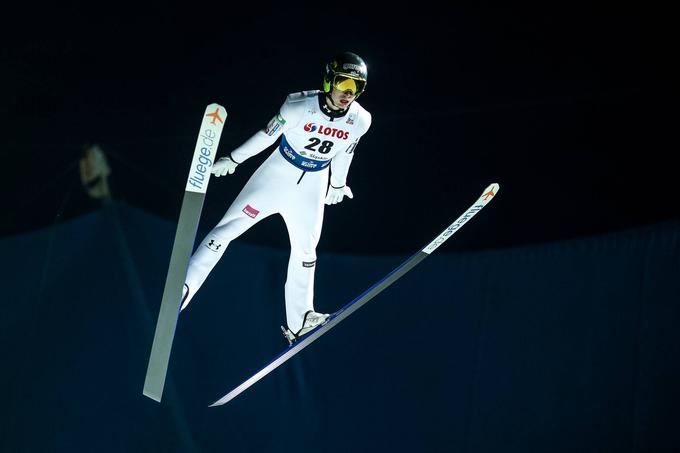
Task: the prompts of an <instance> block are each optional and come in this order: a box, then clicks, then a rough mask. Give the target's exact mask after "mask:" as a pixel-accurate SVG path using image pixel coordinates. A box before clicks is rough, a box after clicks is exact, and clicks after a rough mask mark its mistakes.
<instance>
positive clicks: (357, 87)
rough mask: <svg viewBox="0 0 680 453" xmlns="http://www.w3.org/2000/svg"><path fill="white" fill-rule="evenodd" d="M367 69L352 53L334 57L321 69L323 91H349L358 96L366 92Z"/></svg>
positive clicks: (357, 56) (362, 61)
mask: <svg viewBox="0 0 680 453" xmlns="http://www.w3.org/2000/svg"><path fill="white" fill-rule="evenodd" d="M367 81H368V69H367V68H366V63H364V60H362V59H361V57H360V56H359V55H357V54H354V53H352V52H343V53H341V54H340V55H336V56H335V57H333V58H332V59H331V61H329V62H328V63H327V64H326V66H325V67H324V69H323V91H324V92H325V93H330V92H331V88H332V87H336V88H337V89H339V90H343V91H344V90H346V89H350V90H352V91H354V93H355V94H356V95H357V96H359V95H360V94H361V93H363V92H364V90H366V83H367Z"/></svg>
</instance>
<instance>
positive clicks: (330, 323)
mask: <svg viewBox="0 0 680 453" xmlns="http://www.w3.org/2000/svg"><path fill="white" fill-rule="evenodd" d="M498 189H499V185H498V184H496V183H493V184H491V185H490V186H489V187H487V188H486V189H485V190H484V192H483V193H482V195H481V196H480V197H479V199H477V201H476V202H475V203H474V204H473V205H472V206H470V207H469V208H468V209H467V210H466V211H465V212H464V213H463V214H462V215H461V216H460V217H458V218H457V219H456V221H455V222H453V223H452V224H451V225H449V227H448V228H446V229H445V230H444V231H443V232H442V233H441V234H439V235H438V236H437V237H436V238H435V239H434V240H433V241H432V242H430V243H429V244H428V245H427V246H425V247H424V248H423V249H421V250H420V251H418V252H417V253H416V254H415V255H413V256H411V257H410V258H409V259H407V260H406V261H404V262H403V263H402V264H401V265H400V266H399V267H397V268H396V269H394V270H393V271H392V272H390V273H389V274H387V275H386V276H385V277H383V279H382V280H380V281H379V282H377V283H376V284H375V285H373V286H372V287H370V288H369V289H368V290H366V291H365V292H364V293H363V294H361V295H360V296H359V297H357V298H356V299H354V300H353V301H351V302H350V303H348V304H347V305H345V306H344V307H343V308H341V309H340V310H339V311H337V312H335V313H333V314H332V315H331V316H330V317H329V318H328V320H326V322H325V323H323V324H321V325H320V326H318V327H317V328H316V329H314V330H312V331H311V332H309V333H308V334H307V335H305V336H304V337H302V338H301V339H300V340H298V341H297V342H295V343H293V344H292V345H291V346H289V347H288V349H286V350H285V351H283V352H282V353H281V354H279V355H278V356H277V357H276V358H275V359H274V360H272V361H271V362H270V363H269V364H267V365H266V366H265V367H264V368H262V369H261V370H260V371H258V372H257V373H255V374H254V375H253V376H252V377H250V378H248V379H247V380H246V381H244V382H243V383H242V384H241V385H239V386H238V387H236V388H235V389H234V390H232V391H231V392H229V393H227V394H226V395H224V396H223V397H222V398H220V399H218V400H217V401H215V402H214V403H212V404H211V405H210V407H215V406H221V405H223V404H226V403H228V402H229V401H231V400H232V399H234V398H235V397H237V396H238V395H240V394H241V393H242V392H243V391H245V390H246V389H248V388H249V387H250V386H252V385H253V384H255V383H256V382H258V381H259V380H260V379H262V378H263V377H265V376H266V375H268V374H269V373H271V372H272V371H273V370H275V369H276V368H278V367H279V366H281V365H282V364H283V363H285V362H286V361H287V360H288V359H290V358H291V357H293V356H294V355H295V354H297V353H299V352H300V351H302V350H303V349H304V348H306V347H307V346H309V345H310V344H312V343H313V342H315V341H316V340H317V339H318V338H319V337H320V336H321V335H323V334H325V333H327V332H328V331H329V330H331V329H332V328H333V327H335V326H336V325H338V324H339V323H340V322H341V321H342V320H343V319H345V318H347V317H348V316H349V315H351V314H352V313H354V312H355V311H356V310H358V309H359V308H360V307H361V306H363V305H365V304H366V303H368V301H370V300H371V299H373V298H374V297H375V296H377V295H378V294H379V293H380V292H382V291H383V290H384V289H385V288H387V287H388V286H390V285H391V284H392V283H394V282H396V281H397V280H399V279H400V278H401V277H403V276H404V275H405V274H406V273H407V272H408V271H410V270H411V269H413V268H414V267H415V266H416V265H417V264H418V263H420V262H421V261H422V260H424V259H425V258H427V257H428V256H430V254H432V253H433V252H434V251H435V250H436V249H437V248H439V246H441V245H442V244H443V243H444V242H446V240H447V239H449V238H450V237H451V236H452V235H453V234H454V233H455V232H456V231H458V230H459V229H460V228H461V227H462V226H463V225H465V223H466V222H467V221H468V220H470V219H471V218H472V217H473V216H474V215H475V214H477V213H478V212H479V211H481V210H482V208H484V206H486V205H487V204H488V203H489V202H490V201H491V200H492V199H493V197H494V196H495V195H496V194H497V193H498Z"/></svg>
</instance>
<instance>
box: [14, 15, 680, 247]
mask: <svg viewBox="0 0 680 453" xmlns="http://www.w3.org/2000/svg"><path fill="white" fill-rule="evenodd" d="M424 6H425V5H423V8H417V9H411V10H404V9H399V8H395V9H391V8H385V9H383V10H380V11H371V10H370V9H369V10H364V11H361V12H358V11H357V12H354V13H352V14H349V15H346V14H342V13H341V12H339V11H338V12H336V11H335V9H334V8H333V7H330V6H326V7H324V6H321V5H315V6H314V8H310V9H308V10H306V9H305V10H284V11H279V10H278V9H276V8H274V9H269V8H255V7H253V8H252V9H245V8H243V7H242V8H240V9H234V10H230V9H229V8H222V9H218V10H216V12H214V13H209V11H210V10H209V9H208V10H206V9H203V8H198V7H196V8H187V7H186V6H182V7H168V6H165V5H160V4H157V5H155V6H153V7H151V6H149V7H146V9H145V8H142V7H140V9H137V10H135V12H134V13H132V12H131V11H129V10H122V9H117V8H115V7H101V6H96V5H91V6H82V5H78V6H72V7H70V8H69V7H61V6H60V7H57V9H55V10H53V11H51V12H50V11H48V12H45V14H41V15H40V17H39V18H36V17H35V16H34V15H28V14H27V15H23V17H31V21H30V23H26V24H25V25H26V27H23V28H22V27H20V26H19V25H20V24H19V23H14V27H15V28H13V29H16V32H15V33H13V34H12V35H11V36H10V37H9V39H8V40H7V41H6V42H5V43H4V45H3V52H2V67H3V70H2V78H3V80H4V83H3V86H4V90H3V108H2V124H3V134H2V150H3V151H2V152H3V158H4V161H5V163H6V164H5V168H6V170H5V172H6V177H5V178H4V183H5V184H7V186H6V187H7V189H9V190H7V189H6V190H5V192H6V193H10V196H9V200H8V202H7V203H6V212H7V214H6V215H5V216H4V220H3V222H2V231H1V232H2V234H5V235H7V234H16V233H20V232H23V231H27V230H30V229H34V228H36V227H39V226H45V225H49V224H50V223H51V222H53V221H54V219H55V216H56V215H57V213H58V212H60V206H61V207H62V208H63V214H62V215H63V216H65V217H68V216H71V215H76V214H78V213H80V212H83V211H86V210H88V209H90V208H91V206H88V202H87V200H86V197H85V196H84V195H83V194H82V191H80V190H79V188H78V187H77V186H76V187H73V186H72V184H74V181H77V166H76V163H77V160H78V158H79V157H80V154H81V153H82V149H83V147H84V146H85V145H86V144H88V143H97V144H99V145H100V146H101V147H102V148H103V150H104V151H105V152H106V153H107V154H108V157H109V161H110V164H111V166H112V168H113V174H112V176H111V178H112V179H111V184H112V191H113V195H114V197H115V198H117V199H119V200H121V201H124V202H126V203H129V204H132V205H134V206H138V207H141V208H143V209H145V210H148V211H150V212H153V213H156V214H159V215H161V216H163V217H166V218H168V219H175V218H176V216H177V214H178V210H179V204H180V200H181V190H182V187H183V181H184V180H185V178H186V171H187V170H186V169H187V167H188V164H189V162H190V155H191V152H192V151H193V146H194V143H195V138H196V131H197V128H198V125H199V121H200V115H201V113H202V112H203V109H204V107H205V105H207V104H208V103H210V102H219V103H221V104H222V105H224V106H225V107H226V108H227V109H228V111H229V118H228V121H227V123H226V127H225V130H224V134H223V137H222V140H221V146H220V155H222V154H224V153H227V152H228V151H229V150H230V149H233V148H234V147H236V146H238V145H239V144H240V143H241V142H242V141H243V140H245V139H246V138H248V137H249V136H250V135H251V134H253V133H254V132H255V131H256V130H257V129H258V128H261V127H263V125H264V124H266V122H267V121H268V120H269V118H270V117H271V116H273V114H274V113H275V112H276V111H277V109H278V107H279V106H280V104H281V103H282V102H283V100H284V98H285V96H286V94H288V93H290V92H294V91H298V90H303V89H316V88H318V87H319V86H320V83H321V82H320V78H321V68H322V66H323V64H324V63H325V61H326V60H327V59H328V58H329V56H330V55H333V54H334V53H337V52H340V51H343V50H352V51H354V52H356V53H358V54H360V55H361V56H363V58H364V59H365V60H366V61H367V63H368V66H369V72H370V75H369V77H370V80H369V87H368V91H367V92H366V94H365V95H364V96H363V97H362V98H361V99H360V102H362V105H364V106H365V107H366V108H367V109H368V110H369V111H370V112H371V113H372V114H373V119H374V122H373V125H372V128H371V130H370V131H369V133H368V134H367V135H366V136H365V137H364V139H363V140H362V142H361V144H360V147H359V148H358V149H357V157H356V160H355V161H354V162H353V165H352V169H351V173H350V177H349V184H350V186H351V187H352V189H353V191H354V194H355V199H354V200H352V201H351V202H349V203H344V204H343V205H342V206H341V207H340V206H338V207H335V208H334V209H328V210H327V212H326V220H325V223H324V233H323V235H322V240H321V243H320V246H319V247H320V249H321V250H331V251H337V252H350V253H371V252H390V251H400V252H412V251H415V250H416V249H417V248H419V247H420V246H421V245H422V244H423V243H425V242H427V241H428V240H429V239H430V238H431V237H432V236H433V235H434V234H435V233H437V232H438V231H439V230H441V229H442V228H443V227H444V226H446V225H447V224H448V223H449V221H451V220H452V219H453V218H455V216H456V215H457V214H458V213H459V212H460V211H461V210H462V209H461V208H463V207H464V206H467V205H468V204H469V203H470V202H471V200H472V199H474V198H475V197H476V196H477V193H478V192H479V191H481V190H482V189H483V188H484V187H486V185H487V184H488V183H490V182H498V183H500V185H501V190H502V192H503V196H502V197H499V198H498V200H497V203H496V205H495V206H494V210H493V211H492V212H489V213H488V215H489V216H490V218H489V220H488V222H485V224H484V225H477V227H476V228H475V229H474V230H473V231H471V232H470V233H469V234H468V235H467V237H464V238H461V239H460V240H459V241H457V242H456V243H452V244H450V245H447V247H451V248H452V249H462V248H474V249H478V248H488V247H499V246H500V247H502V246H508V245H517V244H526V243H534V242H543V241H551V240H556V239H561V238H573V237H580V236H584V235H590V234H594V233H602V232H607V231H613V230H617V229H621V228H625V227H629V226H634V225H640V224H646V223H649V222H655V221H659V220H664V219H668V218H673V217H677V216H678V211H679V210H678V203H675V202H673V201H672V200H669V199H668V198H667V197H668V196H669V194H672V193H674V192H675V179H676V171H675V167H674V165H672V164H671V153H672V152H673V151H674V150H675V149H677V146H676V140H675V137H674V134H673V133H672V124H673V123H674V121H675V120H674V118H675V115H674V107H673V105H674V103H673V102H672V101H671V99H672V90H674V87H672V86H671V83H670V80H671V76H670V73H668V72H667V68H666V66H667V62H668V61H669V54H668V48H669V46H670V35H671V32H670V30H669V29H668V28H666V21H665V20H664V14H663V11H655V12H652V11H649V10H642V11H641V10H638V9H633V8H629V9H627V8H625V7H624V6H622V5H618V6H616V7H604V6H600V7H598V6H593V5H592V4H591V5H589V6H584V5H580V6H579V5H576V4H570V5H564V6H555V7H546V6H543V7H538V8H535V7H531V8H530V7H525V8H522V7H500V8H499V7H496V8H491V7H489V8H485V9H466V8H454V7H441V6H440V7H437V8H429V7H427V8H426V7H424ZM29 25H30V26H29ZM268 154H269V151H265V152H263V153H261V154H260V155H258V156H256V157H255V158H253V159H252V160H251V161H249V162H247V163H246V164H245V165H243V166H241V167H239V169H238V171H237V174H236V176H235V177H233V178H228V180H226V181H225V180H214V181H213V183H212V184H211V191H210V193H209V194H208V198H207V202H206V206H205V209H204V220H203V222H204V224H205V225H213V224H214V223H216V222H217V220H219V218H220V217H221V216H222V214H223V212H224V211H225V210H226V207H227V206H228V204H229V202H230V200H231V199H232V198H233V196H234V195H235V194H236V193H237V192H238V191H239V190H240V188H241V187H242V186H243V184H244V183H245V181H246V180H247V178H248V177H249V176H250V174H251V173H252V171H254V169H255V168H256V167H257V165H259V163H260V162H262V161H263V160H264V158H265V157H266V156H267V155H268ZM74 175H75V177H74ZM71 189H73V191H72V192H70V197H68V199H66V200H65V198H66V196H67V193H69V190H71ZM256 228H257V229H261V230H262V231H260V232H256V231H255V230H253V231H251V232H248V233H247V234H246V235H244V237H243V240H246V241H249V242H253V243H261V244H270V245H280V246H282V247H286V246H287V244H286V241H287V237H286V235H285V233H284V234H282V232H283V223H282V222H280V219H278V218H277V219H275V220H273V221H271V220H270V221H269V222H263V223H261V224H260V225H258V226H257V227H256Z"/></svg>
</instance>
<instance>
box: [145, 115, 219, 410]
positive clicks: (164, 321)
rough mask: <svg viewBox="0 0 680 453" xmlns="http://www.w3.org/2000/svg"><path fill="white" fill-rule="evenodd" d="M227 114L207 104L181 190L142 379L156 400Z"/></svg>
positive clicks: (149, 395) (161, 384) (148, 391)
mask: <svg viewBox="0 0 680 453" xmlns="http://www.w3.org/2000/svg"><path fill="white" fill-rule="evenodd" d="M226 117H227V112H226V110H225V109H224V107H222V106H221V105H219V104H210V105H208V106H207V107H206V109H205V113H204V115H203V120H202V122H201V128H200V130H199V133H198V139H197V140H196V147H195V148H194V155H193V159H192V161H191V167H190V169H189V177H188V178H187V183H186V187H185V189H184V198H183V200H182V208H181V210H180V214H179V220H178V222H177V231H176V232H175V242H174V244H173V246H172V254H171V256H170V265H169V267H168V274H167V277H166V280H165V288H164V289H163V299H162V301H161V308H160V312H159V314H158V322H157V323H156V331H155V333H154V338H153V345H152V346H151V355H150V356H149V365H148V367H147V370H146V378H145V380H144V392H143V393H144V395H146V396H148V397H149V398H151V399H152V400H155V401H158V402H160V401H161V398H162V396H163V387H164V386H165V376H166V374H167V371H168V363H169V361H170V351H171V349H172V341H173V338H174V337H175V329H176V327H177V320H178V317H179V311H180V310H179V309H180V303H181V298H182V289H183V286H184V280H185V278H186V273H187V268H188V265H189V258H190V257H191V252H192V250H193V246H194V240H195V239H196V231H197V230H198V222H199V220H200V218H201V210H202V209H203V201H204V199H205V193H206V190H207V189H208V182H209V181H210V169H211V167H212V164H213V161H214V156H215V154H216V153H217V146H218V144H219V142H220V136H221V135H222V126H223V125H224V120H225V119H226Z"/></svg>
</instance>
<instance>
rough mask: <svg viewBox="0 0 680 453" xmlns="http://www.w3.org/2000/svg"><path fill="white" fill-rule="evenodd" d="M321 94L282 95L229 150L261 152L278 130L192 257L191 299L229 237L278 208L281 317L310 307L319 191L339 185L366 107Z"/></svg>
mask: <svg viewBox="0 0 680 453" xmlns="http://www.w3.org/2000/svg"><path fill="white" fill-rule="evenodd" d="M324 96H325V95H324V94H323V93H321V92H319V91H303V92H299V93H293V94H290V95H288V97H287V98H286V101H285V102H284V104H283V105H282V106H281V109H280V111H279V113H278V114H277V115H276V116H275V117H274V118H272V120H271V121H270V122H269V123H268V124H267V127H266V128H265V129H263V130H260V131H258V132H257V133H255V135H253V136H252V137H251V138H250V139H248V140H247V141H246V142H245V143H244V144H243V145H241V146H240V147H238V148H237V149H235V150H234V151H232V152H231V154H230V158H231V159H232V160H233V161H234V162H236V163H239V164H241V163H243V162H244V161H245V160H246V159H248V158H250V157H252V156H254V155H256V154H258V153H260V152H262V151H263V150H264V149H266V148H267V147H268V146H270V145H272V144H273V143H274V142H275V141H276V140H277V139H278V138H279V137H281V143H280V145H279V146H278V147H277V148H276V149H275V150H274V151H273V152H272V154H271V155H270V156H269V157H268V158H267V159H266V160H265V161H264V162H263V163H262V165H260V167H259V168H258V169H257V170H256V171H255V173H253V175H252V176H251V177H250V179H249V180H248V182H247V183H246V185H245V186H244V187H243V189H242V190H241V192H240V193H239V195H238V196H237V197H236V199H235V200H234V202H233V203H232V204H231V206H230V207H229V209H228V210H227V212H226V214H225V215H224V217H223V218H222V220H221V221H220V222H219V223H218V224H217V226H216V227H215V228H214V229H213V230H212V231H211V232H210V233H209V234H208V235H207V236H206V238H205V239H204V240H203V242H202V243H201V244H200V246H199V247H198V248H197V250H196V252H195V253H194V255H193V256H192V257H191V261H190V263H189V269H188V273H187V278H186V285H187V286H188V288H189V290H188V294H187V296H186V300H185V302H184V305H183V306H186V304H188V303H189V301H190V300H191V298H192V297H193V296H194V295H195V294H196V291H198V289H199V288H200V286H201V285H202V284H203V282H204V281H205V279H206V278H207V276H208V274H209V273H210V271H211V270H212V269H213V267H214V266H215V265H216V264H217V262H218V261H219V259H220V258H221V257H222V255H223V254H224V251H225V249H226V248H227V246H228V245H229V243H230V242H231V241H232V240H234V239H236V238H237V237H239V236H240V235H241V234H243V233H244V232H245V231H247V230H248V229H249V228H250V227H252V226H253V225H255V224H256V223H257V222H259V221H260V220H262V219H264V218H265V217H268V216H270V215H272V214H276V213H278V214H281V216H282V217H283V220H284V221H285V223H286V227H287V228H288V234H289V237H290V246H291V254H290V260H289V262H288V275H287V279H286V284H285V301H286V321H287V324H288V328H289V329H290V330H292V331H293V332H297V331H298V330H299V329H300V328H301V327H302V321H303V317H304V314H305V313H306V312H307V311H308V310H313V309H314V305H313V299H314V269H315V264H316V246H317V244H318V242H319V237H320V235H321V226H322V223H323V212H324V198H325V196H326V191H327V189H328V182H329V168H330V173H331V174H330V184H331V185H332V186H333V187H336V188H338V187H343V186H345V183H346V179H347V173H348V170H349V167H350V164H351V162H352V158H353V156H354V148H355V147H356V145H357V143H358V142H359V138H360V137H361V136H362V135H364V134H365V133H366V131H368V128H369V127H370V124H371V115H370V114H369V113H368V112H367V111H366V110H365V109H364V108H363V107H361V105H359V103H358V102H356V101H354V102H352V104H351V105H350V107H349V108H348V109H347V110H346V111H345V112H344V114H341V115H338V114H337V113H334V112H332V111H330V110H329V109H328V108H327V107H326V106H325V99H324Z"/></svg>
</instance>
